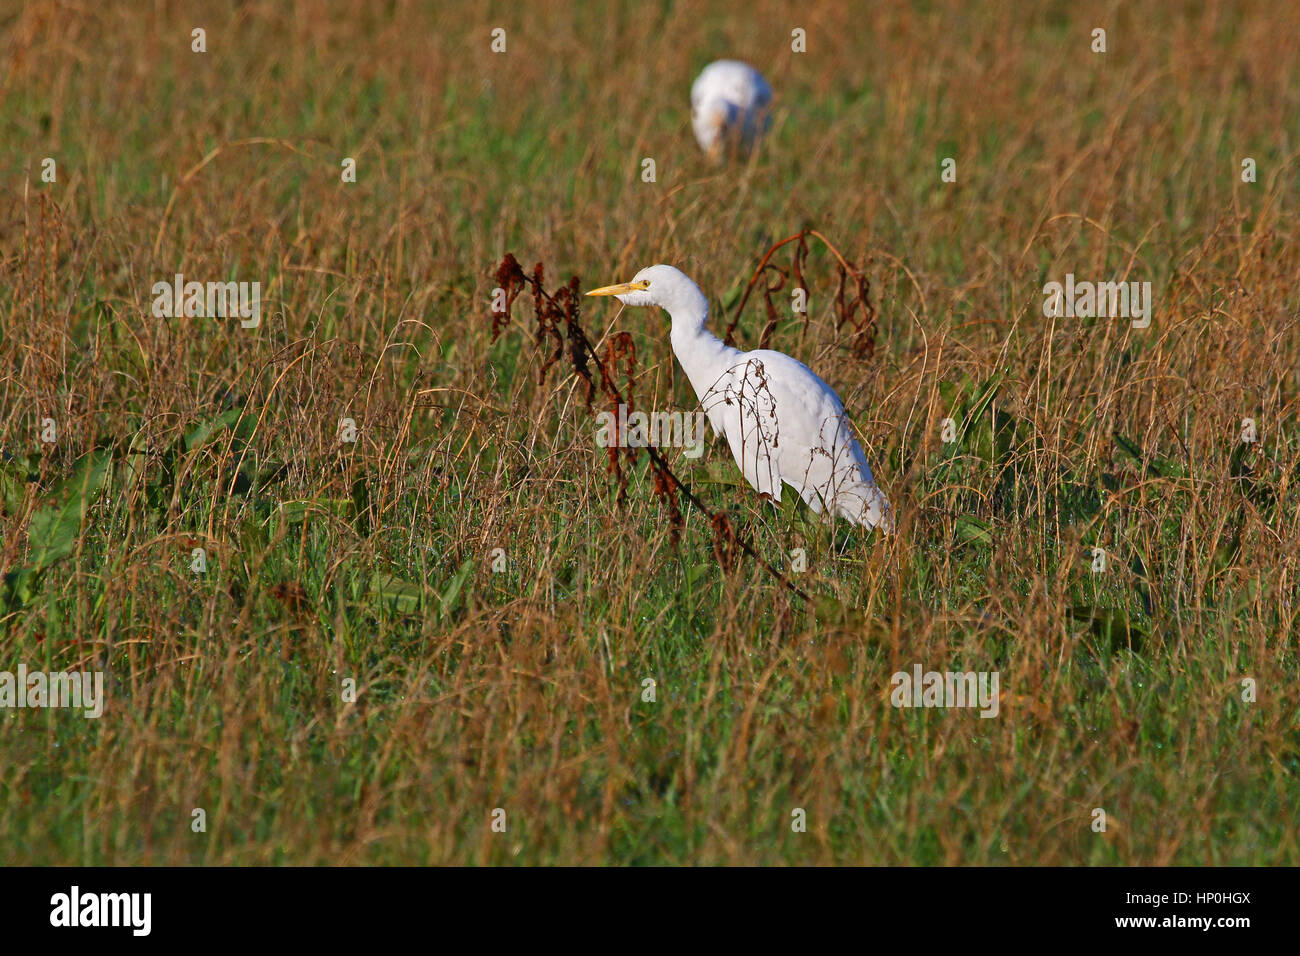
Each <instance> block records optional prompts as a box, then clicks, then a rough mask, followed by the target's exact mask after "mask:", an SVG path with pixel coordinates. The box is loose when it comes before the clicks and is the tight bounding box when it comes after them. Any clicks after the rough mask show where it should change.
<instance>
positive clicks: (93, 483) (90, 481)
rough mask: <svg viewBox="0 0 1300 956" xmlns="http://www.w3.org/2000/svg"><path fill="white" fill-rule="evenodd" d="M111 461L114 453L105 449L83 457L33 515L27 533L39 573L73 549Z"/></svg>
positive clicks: (33, 560) (34, 562) (33, 559)
mask: <svg viewBox="0 0 1300 956" xmlns="http://www.w3.org/2000/svg"><path fill="white" fill-rule="evenodd" d="M112 459H113V453H112V452H111V451H110V450H109V449H106V448H105V449H101V450H99V451H92V452H90V453H88V454H86V455H83V456H82V457H81V458H79V459H78V460H77V463H76V464H75V465H73V468H72V474H70V475H69V476H68V477H67V478H65V479H64V480H63V481H61V482H59V484H57V485H55V487H54V488H53V489H51V491H50V493H49V494H48V495H47V496H46V500H47V501H49V502H50V504H48V505H46V506H45V507H42V508H40V509H39V510H37V511H36V512H35V513H34V514H33V515H32V522H31V525H30V527H29V528H28V532H27V534H28V540H29V542H30V543H31V549H32V563H33V566H34V568H35V569H36V570H37V571H38V572H39V571H42V570H44V569H45V568H47V567H49V566H50V565H51V564H53V563H54V562H56V561H59V560H61V559H62V558H66V557H67V556H68V555H70V554H72V552H73V551H75V550H76V548H77V539H78V537H79V536H80V535H81V523H82V521H83V520H84V519H85V517H86V512H87V511H88V510H90V502H91V500H92V499H93V498H94V496H95V494H96V493H97V492H98V491H99V489H100V488H101V487H102V486H103V484H104V476H105V475H106V474H107V473H108V465H109V462H111V461H112Z"/></svg>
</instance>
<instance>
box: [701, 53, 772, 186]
mask: <svg viewBox="0 0 1300 956" xmlns="http://www.w3.org/2000/svg"><path fill="white" fill-rule="evenodd" d="M771 104H772V88H771V87H770V86H768V85H767V80H765V79H763V74H762V73H759V72H758V70H756V69H754V68H753V67H752V66H750V65H749V64H748V63H742V62H741V61H740V60H716V61H714V62H713V63H710V64H709V65H708V66H706V67H705V68H704V70H703V71H702V72H701V73H700V75H699V76H698V77H696V79H695V83H694V85H692V86H691V127H692V128H693V129H694V130H695V138H696V140H698V141H699V144H700V149H702V150H704V152H705V153H707V154H708V155H709V157H710V158H712V159H714V160H715V161H716V160H720V159H722V158H723V156H725V155H727V154H737V155H746V154H748V153H749V152H751V151H752V150H753V148H754V146H755V144H756V143H757V142H758V139H759V137H760V136H761V135H762V134H763V133H764V132H766V131H767V127H768V125H769V123H770V117H769V116H768V109H769V107H770V106H771Z"/></svg>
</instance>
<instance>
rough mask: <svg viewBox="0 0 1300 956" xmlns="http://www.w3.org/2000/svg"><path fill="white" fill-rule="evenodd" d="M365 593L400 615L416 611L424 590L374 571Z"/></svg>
mask: <svg viewBox="0 0 1300 956" xmlns="http://www.w3.org/2000/svg"><path fill="white" fill-rule="evenodd" d="M367 593H368V595H369V596H371V597H373V598H374V599H376V600H377V601H379V602H381V603H383V604H387V605H388V606H389V607H391V608H392V609H393V610H395V611H398V612H400V613H402V614H411V613H414V612H415V611H418V610H419V609H420V605H421V604H422V603H423V601H424V588H422V587H420V586H419V585H418V584H411V583H410V582H409V581H403V580H402V579H401V578H399V577H398V576H397V575H395V574H389V573H388V572H387V571H376V572H375V573H374V574H372V575H371V576H370V589H369V591H368V592H367Z"/></svg>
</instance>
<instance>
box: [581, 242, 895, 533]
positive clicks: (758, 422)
mask: <svg viewBox="0 0 1300 956" xmlns="http://www.w3.org/2000/svg"><path fill="white" fill-rule="evenodd" d="M587 295H611V296H615V297H616V298H617V299H618V300H619V301H620V302H622V303H623V304H624V305H633V306H642V305H657V306H659V307H660V308H663V309H665V310H666V311H667V312H668V314H669V316H671V317H672V332H671V334H670V336H669V338H670V341H671V342H672V348H673V354H674V355H675V356H677V361H678V362H679V363H680V364H681V366H682V370H683V371H685V372H686V377H687V378H688V379H690V382H691V387H692V388H694V389H695V394H696V395H697V396H699V399H700V406H701V408H702V409H703V410H704V412H705V414H706V415H707V416H708V419H709V423H710V424H711V425H712V426H713V431H714V434H719V435H725V436H726V439H727V444H728V445H729V446H730V448H731V453H732V455H733V456H735V459H736V464H737V465H739V466H740V471H741V474H743V475H744V476H745V480H746V481H748V482H749V484H750V485H751V486H752V487H753V488H754V489H755V490H756V491H758V492H759V493H760V494H766V495H770V496H771V497H772V498H773V499H775V500H776V501H780V500H781V486H782V485H783V484H785V485H789V486H790V487H791V488H793V489H794V490H795V491H796V492H798V494H799V495H800V497H802V498H803V500H804V501H805V502H807V504H808V507H809V508H811V509H812V510H813V511H815V512H818V513H826V514H828V515H838V516H840V517H842V518H846V519H847V520H849V521H851V522H853V523H854V524H860V525H866V526H867V527H869V528H874V527H876V526H877V525H879V526H882V527H883V528H884V529H885V530H889V529H890V528H892V523H893V522H892V519H891V516H890V510H889V502H888V501H887V500H886V499H885V496H884V494H883V493H881V491H880V489H879V488H878V487H877V486H876V481H875V478H874V477H873V476H872V474H871V467H870V466H869V465H868V464H867V458H866V455H865V454H863V451H862V446H861V445H860V444H859V443H858V440H857V438H855V437H854V435H853V427H852V424H851V423H850V422H849V419H848V416H846V415H845V413H844V403H843V402H841V401H840V397H839V396H838V395H837V394H835V390H834V389H832V388H831V387H830V386H829V385H827V384H826V383H825V382H823V381H822V380H821V379H820V378H818V377H817V375H816V374H814V373H813V371H812V369H810V368H808V366H806V365H804V364H803V363H802V362H799V361H796V360H795V359H792V358H791V357H790V356H788V355H785V354H784V353H782V352H776V351H773V350H771V349H758V350H755V351H753V352H742V351H741V350H740V349H737V348H733V347H731V346H729V345H726V344H725V343H723V341H722V340H721V339H719V338H718V337H717V336H716V335H714V334H713V333H712V332H710V331H709V330H708V328H707V327H706V323H707V321H708V317H709V300H708V299H707V298H706V297H705V295H704V293H703V292H701V291H700V288H699V286H697V285H696V284H695V283H694V282H692V281H691V280H690V279H689V278H688V277H687V276H686V275H684V274H683V273H682V272H680V271H679V270H677V269H674V268H673V267H672V266H665V265H657V266H650V267H649V268H647V269H642V270H641V271H640V272H638V273H637V274H636V276H635V277H634V278H633V279H632V281H631V282H624V283H621V284H619V285H611V286H605V287H604V288H601V289H593V290H592V291H591V292H588V293H587Z"/></svg>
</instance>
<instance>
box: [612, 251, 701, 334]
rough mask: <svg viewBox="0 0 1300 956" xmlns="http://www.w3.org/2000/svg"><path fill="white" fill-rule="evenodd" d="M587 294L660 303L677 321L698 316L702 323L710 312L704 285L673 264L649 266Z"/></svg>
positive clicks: (629, 301)
mask: <svg viewBox="0 0 1300 956" xmlns="http://www.w3.org/2000/svg"><path fill="white" fill-rule="evenodd" d="M587 295H612V296H614V297H615V298H616V299H618V301H620V302H622V303H623V304H624V305H657V306H660V307H661V308H664V309H667V310H668V313H669V314H670V315H671V316H673V319H674V320H682V321H686V320H690V321H695V320H697V319H698V321H699V322H700V323H701V324H702V323H703V321H704V319H705V317H706V316H707V315H708V314H709V300H708V299H706V298H705V297H704V293H703V292H701V291H700V287H699V286H697V285H696V284H695V283H694V282H692V281H691V280H690V278H689V277H687V275H686V274H685V273H684V272H682V271H681V270H680V269H674V268H673V267H672V266H664V265H658V266H648V267H647V268H645V269H642V270H641V271H640V272H638V273H637V274H636V275H635V276H633V277H632V281H631V282H621V283H619V284H618V285H607V286H604V287H603V288H600V289H592V290H591V291H590V292H588V293H587Z"/></svg>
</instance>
